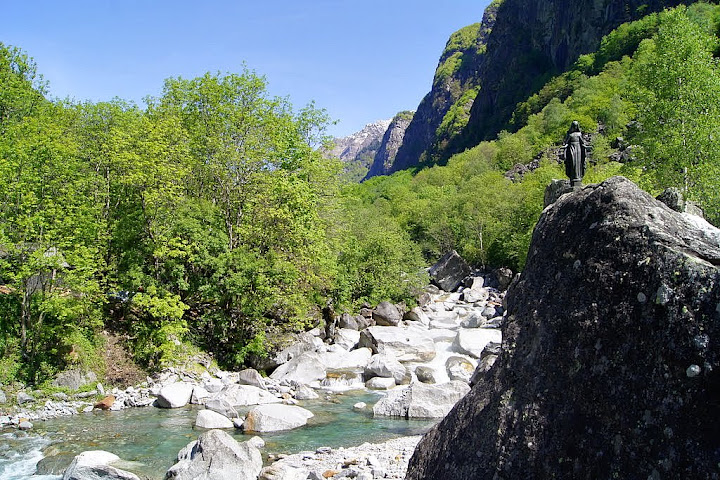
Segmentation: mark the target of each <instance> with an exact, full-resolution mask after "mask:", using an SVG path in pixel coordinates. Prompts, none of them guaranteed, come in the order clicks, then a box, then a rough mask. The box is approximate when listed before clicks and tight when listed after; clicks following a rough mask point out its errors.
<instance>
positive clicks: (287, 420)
mask: <svg viewBox="0 0 720 480" xmlns="http://www.w3.org/2000/svg"><path fill="white" fill-rule="evenodd" d="M313 416H314V415H313V413H312V412H311V411H310V410H306V409H304V408H302V407H298V406H295V405H260V406H257V407H255V408H253V409H252V410H250V411H249V412H248V414H247V417H245V423H244V424H243V429H244V430H245V431H246V432H259V433H263V432H280V431H283V430H292V429H293V428H298V427H302V426H303V425H306V424H307V421H308V419H310V418H312V417H313Z"/></svg>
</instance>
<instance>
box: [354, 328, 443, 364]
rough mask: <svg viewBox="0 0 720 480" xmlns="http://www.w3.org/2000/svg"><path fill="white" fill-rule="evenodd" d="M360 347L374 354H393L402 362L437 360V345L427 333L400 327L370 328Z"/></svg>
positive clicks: (362, 337)
mask: <svg viewBox="0 0 720 480" xmlns="http://www.w3.org/2000/svg"><path fill="white" fill-rule="evenodd" d="M359 345H360V346H362V347H368V348H370V349H372V351H373V353H391V354H393V355H394V356H395V358H397V359H398V360H399V361H401V362H428V361H430V360H432V359H433V358H435V355H436V352H435V343H434V342H433V339H432V338H431V337H430V336H429V335H428V334H426V333H424V332H421V331H418V330H410V329H407V328H400V327H383V326H374V327H368V328H366V329H365V330H363V331H362V332H361V335H360V342H359Z"/></svg>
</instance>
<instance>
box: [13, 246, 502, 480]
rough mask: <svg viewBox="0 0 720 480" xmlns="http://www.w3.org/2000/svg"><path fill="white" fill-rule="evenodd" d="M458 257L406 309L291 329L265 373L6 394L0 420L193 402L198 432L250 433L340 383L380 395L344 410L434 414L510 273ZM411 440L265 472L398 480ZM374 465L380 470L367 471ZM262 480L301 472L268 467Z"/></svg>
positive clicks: (481, 358) (477, 348) (297, 421)
mask: <svg viewBox="0 0 720 480" xmlns="http://www.w3.org/2000/svg"><path fill="white" fill-rule="evenodd" d="M461 262H462V261H461V259H458V258H453V256H452V255H450V256H448V257H447V258H445V259H443V261H442V262H440V263H439V266H436V267H434V268H435V272H431V273H434V275H435V278H436V280H437V283H438V284H439V285H442V286H444V287H445V288H447V289H448V290H454V291H452V292H449V291H445V290H440V289H439V288H428V290H427V291H426V292H424V293H423V294H422V295H420V297H419V304H420V306H418V307H415V308H413V309H411V310H409V311H404V309H403V308H402V306H396V305H393V304H390V303H387V302H383V303H381V304H380V305H378V306H377V307H376V308H373V309H371V308H365V309H363V310H362V311H361V312H359V314H358V315H354V316H353V315H348V314H343V315H341V316H339V317H337V318H336V319H335V321H334V322H333V323H331V324H329V325H327V327H326V328H325V329H324V330H319V329H315V330H313V331H310V332H306V333H304V334H301V335H298V336H297V337H296V338H294V339H292V342H290V344H289V346H288V347H287V348H285V349H282V350H280V351H278V352H276V353H275V354H274V355H272V356H271V357H270V358H268V359H266V360H264V363H263V364H259V365H258V367H259V368H263V369H267V370H268V371H272V373H271V374H270V375H269V376H268V377H263V376H261V375H260V374H259V373H258V371H256V370H254V369H247V370H244V371H241V372H225V371H220V370H212V369H207V370H205V371H202V373H194V372H188V371H183V370H177V369H168V370H166V371H164V372H162V373H161V374H158V375H156V376H154V377H151V378H148V379H147V381H146V382H143V383H142V384H140V385H137V386H134V387H129V388H127V389H125V390H120V389H113V390H112V391H109V392H104V390H103V388H102V385H100V384H98V385H97V388H96V389H95V390H94V391H91V392H85V393H83V394H80V395H81V396H82V397H81V398H78V397H77V396H75V397H66V398H63V396H62V395H64V394H61V395H58V397H57V398H52V399H43V400H42V401H41V402H38V401H35V400H34V399H33V398H32V392H29V393H25V392H21V393H18V395H17V398H16V400H17V403H18V404H19V405H18V406H15V407H14V411H13V412H9V414H8V415H3V416H0V424H2V425H6V426H8V425H12V426H16V427H21V428H32V422H34V421H35V422H36V421H39V420H43V419H47V418H53V417H56V416H59V415H71V414H77V413H79V412H89V411H91V410H93V409H94V408H102V409H108V410H121V409H126V408H131V407H140V406H150V405H154V406H155V407H157V408H182V407H184V406H185V405H188V404H197V405H200V406H201V407H202V408H201V409H200V410H199V412H198V413H197V418H196V419H195V426H196V427H198V428H201V429H228V430H231V429H238V428H239V429H243V430H245V431H246V432H247V433H260V434H262V433H263V432H275V431H280V430H286V429H294V428H300V427H302V426H303V425H305V424H306V423H307V421H308V420H309V419H311V418H312V417H313V416H314V413H313V412H312V411H310V410H308V409H306V408H304V407H303V403H304V402H305V401H307V400H310V399H314V398H317V397H318V396H323V395H327V394H328V393H327V392H333V391H343V390H352V389H369V390H373V391H381V392H383V394H384V396H383V398H381V399H380V400H378V401H377V402H375V404H374V405H370V406H364V405H356V407H355V408H358V409H361V408H367V409H368V411H370V410H371V411H372V414H371V415H372V416H375V417H385V416H390V417H402V418H437V419H439V418H442V417H443V416H444V415H446V414H447V412H448V411H450V409H451V408H452V407H453V406H454V404H455V403H456V402H457V401H458V400H459V399H460V398H462V397H463V396H464V395H465V394H466V393H467V392H468V391H469V389H470V387H469V385H470V384H471V383H472V381H473V375H480V374H482V373H483V372H485V371H486V370H487V369H489V368H490V367H491V366H492V364H493V363H494V361H495V359H496V358H497V354H498V349H499V345H500V342H501V334H500V330H499V328H500V326H501V324H502V323H503V321H504V317H503V313H504V311H503V306H502V303H503V297H504V293H503V292H502V291H501V290H500V289H499V288H497V287H506V286H507V283H508V281H509V280H510V277H509V276H506V278H504V279H503V280H501V282H497V280H492V281H494V284H493V285H492V286H490V285H489V283H490V282H489V281H488V280H489V279H488V278H485V277H483V276H480V275H468V274H469V273H470V272H469V270H466V267H463V265H462V263H461ZM458 265H459V266H458ZM21 394H22V395H21ZM103 394H104V395H105V396H104V398H103V399H102V401H100V402H98V401H97V400H98V398H99V397H100V396H102V395H103ZM28 397H29V398H28ZM368 414H369V413H368ZM369 415H370V414H369ZM415 443H417V439H416V438H409V439H404V440H393V441H391V442H390V443H387V444H381V445H379V446H378V445H372V444H364V445H362V446H361V447H357V448H358V449H359V450H349V449H336V450H334V449H331V448H329V447H328V448H327V449H325V450H322V451H317V452H310V453H308V452H305V453H302V454H295V455H292V456H289V457H286V458H283V459H281V460H278V462H276V464H277V467H276V468H275V470H272V471H271V473H272V472H275V471H276V470H278V469H280V470H282V471H285V470H287V471H288V472H291V473H292V472H295V470H297V469H300V470H301V471H303V472H306V473H307V475H313V474H314V473H313V472H317V471H319V470H322V469H325V470H323V472H320V473H321V474H322V473H327V472H336V473H334V474H333V476H337V475H341V476H352V477H357V476H360V477H361V478H362V476H364V477H366V478H373V477H374V478H383V477H386V476H388V477H389V478H400V477H402V475H403V474H404V467H403V465H406V461H407V458H406V457H407V456H409V454H410V453H411V452H412V448H413V447H414V445H415ZM383 452H384V453H383ZM298 455H299V457H298ZM340 456H343V458H342V459H340ZM352 456H355V457H357V458H356V459H352V458H349V457H352ZM346 457H348V458H346ZM348 462H349V463H348ZM403 462H405V463H403ZM316 464H317V465H316ZM273 465H275V464H273ZM339 467H341V468H339ZM338 468H339V469H338ZM293 469H295V470H293ZM342 472H345V473H342ZM373 472H374V473H373ZM379 472H384V473H383V475H380V476H379ZM296 473H297V472H295V473H293V474H292V475H295V474H296ZM268 475H270V474H268ZM288 475H290V474H288ZM267 478H275V479H277V478H311V477H308V476H305V477H303V476H302V474H300V473H297V476H287V475H285V474H282V475H281V474H279V473H277V472H276V473H272V475H270V476H268V477H267Z"/></svg>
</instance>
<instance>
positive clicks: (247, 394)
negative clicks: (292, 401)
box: [211, 383, 282, 407]
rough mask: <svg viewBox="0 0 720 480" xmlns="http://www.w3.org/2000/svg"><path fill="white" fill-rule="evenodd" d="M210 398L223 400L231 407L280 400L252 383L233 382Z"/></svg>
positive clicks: (277, 401)
mask: <svg viewBox="0 0 720 480" xmlns="http://www.w3.org/2000/svg"><path fill="white" fill-rule="evenodd" d="M211 399H212V400H225V401H226V402H228V403H229V404H230V405H232V406H233V407H246V406H249V405H263V404H266V403H279V402H281V401H282V400H281V399H279V398H277V397H276V396H275V395H273V394H272V393H270V392H268V391H267V390H263V389H262V388H258V387H255V386H253V385H240V384H236V383H233V384H231V385H226V386H225V387H224V388H223V389H222V390H221V391H220V392H218V393H216V394H215V395H213V396H212V397H211Z"/></svg>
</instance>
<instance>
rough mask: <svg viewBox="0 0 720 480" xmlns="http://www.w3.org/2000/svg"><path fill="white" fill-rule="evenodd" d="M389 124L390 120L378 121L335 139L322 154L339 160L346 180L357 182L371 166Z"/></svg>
mask: <svg viewBox="0 0 720 480" xmlns="http://www.w3.org/2000/svg"><path fill="white" fill-rule="evenodd" d="M391 122H392V120H378V121H377V122H373V123H369V124H367V125H365V127H363V129H362V130H360V131H359V132H356V133H353V134H352V135H349V136H347V137H342V138H335V139H334V140H333V147H332V148H331V149H330V150H326V151H325V152H323V154H324V155H325V156H326V157H337V158H339V159H340V160H341V161H342V162H343V163H344V168H343V170H344V172H345V175H346V176H347V178H348V179H350V180H353V181H359V180H360V179H362V178H363V177H364V176H365V175H366V173H367V172H368V170H369V168H370V166H371V165H372V163H373V160H374V159H375V154H376V153H377V152H378V150H379V149H380V147H381V145H382V140H383V136H384V135H385V132H386V131H387V129H388V127H389V126H390V123H391Z"/></svg>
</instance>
